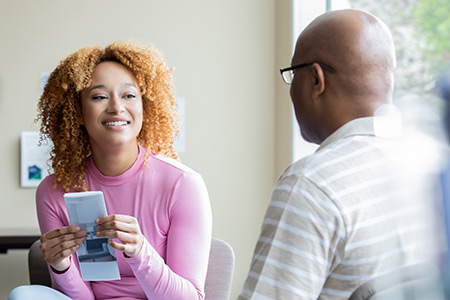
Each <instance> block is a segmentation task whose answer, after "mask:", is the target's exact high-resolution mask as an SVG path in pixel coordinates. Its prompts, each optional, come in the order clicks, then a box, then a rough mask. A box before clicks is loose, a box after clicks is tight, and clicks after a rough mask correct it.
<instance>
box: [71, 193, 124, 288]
mask: <svg viewBox="0 0 450 300" xmlns="http://www.w3.org/2000/svg"><path fill="white" fill-rule="evenodd" d="M64 200H65V202H66V207H67V213H68V215H69V221H70V224H71V225H78V226H80V228H81V229H85V230H86V233H87V239H86V241H84V242H83V243H82V244H81V245H80V248H79V249H78V251H77V252H76V254H77V255H76V256H77V259H78V262H79V264H80V270H81V276H82V277H83V280H85V281H104V280H117V279H120V273H119V266H118V264H117V259H116V253H115V251H114V248H112V247H110V246H109V245H108V240H109V239H108V238H100V237H97V236H96V235H95V233H96V232H97V230H96V226H97V225H96V224H95V219H97V218H99V217H103V216H106V215H108V214H107V212H106V206H105V200H104V198H103V192H101V191H90V192H79V193H66V194H64Z"/></svg>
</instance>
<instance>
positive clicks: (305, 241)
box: [239, 10, 423, 300]
mask: <svg viewBox="0 0 450 300" xmlns="http://www.w3.org/2000/svg"><path fill="white" fill-rule="evenodd" d="M395 64H396V61H395V51H394V44H393V40H392V37H391V34H390V32H389V30H388V28H387V26H386V25H385V24H384V23H383V22H382V21H380V20H379V19H378V18H376V17H374V16H372V15H370V14H367V13H364V12H362V11H358V10H342V11H333V12H328V13H325V14H323V15H321V16H319V17H318V18H317V19H315V20H314V21H313V22H312V23H311V24H310V25H309V26H308V27H307V28H306V29H305V30H304V31H303V32H302V34H301V35H300V37H299V38H298V41H297V45H296V49H295V54H294V56H293V58H292V64H291V65H292V67H290V68H286V69H283V70H281V71H282V75H283V79H284V80H285V81H286V82H287V83H290V84H291V89H290V93H291V98H292V103H293V105H294V110H295V115H296V118H297V121H298V124H299V126H300V129H301V133H302V136H303V138H304V139H305V140H307V141H309V142H313V143H317V144H319V145H320V147H319V149H318V150H317V151H316V153H314V154H313V155H311V156H309V157H306V158H304V159H302V160H299V161H297V162H295V163H293V164H292V165H291V166H289V167H288V168H287V169H286V170H285V171H284V173H283V174H282V175H281V177H280V179H279V181H278V183H277V185H276V187H275V188H274V191H273V194H272V198H271V201H270V204H269V207H268V210H267V213H266V216H265V218H264V222H263V225H262V230H261V235H260V237H259V239H258V243H257V245H256V249H255V253H254V256H253V260H252V264H251V270H250V272H249V274H248V278H247V280H246V282H245V285H244V288H243V291H242V293H241V295H240V296H239V299H240V300H244V299H318V298H319V299H348V297H349V296H350V295H351V294H352V292H353V291H354V290H355V289H356V288H357V287H358V286H360V285H361V284H362V283H364V282H365V281H367V280H369V279H371V278H373V277H375V276H378V275H382V274H385V273H388V272H390V271H393V270H395V269H397V268H399V267H401V266H405V265H409V264H414V263H416V262H418V261H420V260H421V259H422V258H423V256H422V254H423V253H421V252H420V251H421V249H422V248H421V246H423V244H422V243H421V242H422V240H418V239H417V235H416V233H417V232H421V224H418V223H416V222H415V221H417V220H418V219H416V218H415V215H414V214H413V211H415V212H417V211H420V209H417V210H416V209H415V208H416V206H414V204H413V202H412V201H411V203H410V202H407V201H409V197H404V196H405V195H404V194H403V192H404V190H403V189H402V188H399V185H398V184H397V183H398V182H397V180H398V179H401V178H402V175H404V174H400V172H398V170H400V169H401V168H399V165H398V164H397V163H395V159H394V158H395V157H396V156H395V155H392V156H391V155H389V151H387V150H386V149H388V148H389V145H390V144H391V143H392V142H393V140H390V139H388V138H386V137H380V136H378V135H376V134H375V129H374V128H376V127H377V126H378V127H380V126H379V125H380V124H382V121H383V119H382V118H381V119H380V120H381V123H376V122H377V121H376V119H377V118H375V117H373V116H374V114H375V112H376V110H377V108H379V107H380V106H382V105H383V104H389V103H390V101H391V98H392V93H393V85H394V80H393V72H394V68H395ZM291 80H292V82H291ZM384 106H386V105H384ZM387 124H391V123H387ZM392 124H393V123H392ZM406 199H408V200H406ZM405 203H407V205H405Z"/></svg>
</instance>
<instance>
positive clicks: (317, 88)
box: [312, 63, 325, 99]
mask: <svg viewBox="0 0 450 300" xmlns="http://www.w3.org/2000/svg"><path fill="white" fill-rule="evenodd" d="M312 68H313V76H314V77H313V78H314V84H313V91H312V92H313V97H314V98H315V99H316V98H318V97H319V96H320V95H322V93H323V92H324V91H325V75H324V73H323V69H322V67H321V66H320V65H319V64H318V63H314V64H313V65H312Z"/></svg>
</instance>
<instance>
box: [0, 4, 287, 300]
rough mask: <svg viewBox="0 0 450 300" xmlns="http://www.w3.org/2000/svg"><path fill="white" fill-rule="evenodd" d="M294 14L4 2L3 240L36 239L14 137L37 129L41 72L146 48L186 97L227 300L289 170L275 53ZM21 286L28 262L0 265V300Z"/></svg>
mask: <svg viewBox="0 0 450 300" xmlns="http://www.w3.org/2000/svg"><path fill="white" fill-rule="evenodd" d="M290 5H291V4H290V1H288V0H245V1H242V0H220V1H211V0H190V1H184V0H172V1H157V0H130V1H123V0H96V1H90V0H78V1H61V0H43V1H33V0H14V1H6V0H0V38H1V42H0V43H1V47H0V132H1V140H2V143H1V147H0V166H1V168H2V171H1V172H0V187H1V193H2V197H1V198H0V232H1V231H2V230H3V229H6V228H15V227H21V228H27V227H31V228H37V220H36V216H35V207H34V193H35V190H34V189H23V188H20V184H19V176H20V174H19V163H20V158H19V136H20V132H21V131H23V130H37V129H38V127H37V125H36V124H34V123H33V120H34V118H35V116H36V102H37V100H38V98H39V94H40V74H41V72H50V71H52V70H53V68H54V67H55V66H56V65H57V63H58V62H59V61H60V60H61V59H63V58H64V57H65V56H67V55H68V54H70V53H72V52H73V51H75V50H77V49H79V48H81V47H83V46H85V45H91V44H98V45H102V46H104V45H106V44H108V43H110V42H112V41H115V40H118V39H137V40H140V41H144V42H151V43H154V44H155V45H156V46H157V47H158V48H159V49H161V50H162V51H163V53H164V54H165V57H166V60H167V62H168V64H169V65H170V66H174V67H175V68H176V70H175V73H174V78H175V85H176V90H177V95H178V96H183V97H185V98H186V152H185V153H183V154H182V161H183V162H184V163H185V164H187V165H189V166H190V167H192V168H193V169H195V170H197V171H198V172H200V173H201V174H202V175H203V177H204V179H205V181H206V184H207V186H208V189H209V193H210V198H211V205H212V210H213V220H214V229H213V232H214V236H216V237H219V238H222V239H224V240H226V241H228V242H229V243H230V244H231V245H232V246H233V248H234V250H235V252H236V270H235V278H234V283H233V292H232V296H231V299H235V298H236V296H237V294H238V292H239V291H240V289H241V287H242V284H243V281H244V279H245V277H246V274H247V271H248V268H249V264H250V259H251V255H252V252H253V248H254V245H255V243H256V238H257V236H258V233H259V228H260V224H261V221H262V218H263V215H264V212H265V209H266V205H267V202H268V200H269V198H270V193H271V190H272V187H273V184H274V182H275V180H276V178H277V176H278V174H279V172H280V171H281V169H282V168H284V167H285V166H286V165H287V164H288V163H289V160H290V150H289V149H290V140H289V137H290V134H291V133H290V127H289V124H290V114H289V110H290V105H289V104H288V103H289V98H288V97H289V96H288V88H286V87H284V86H283V87H281V86H279V83H276V82H280V81H281V80H280V78H279V72H278V68H279V67H284V65H288V64H289V62H290V57H289V56H290V52H289V51H286V50H285V49H284V51H282V52H283V53H281V54H280V53H278V50H277V45H276V41H277V42H278V43H282V44H284V43H286V44H287V45H288V47H290V45H291V41H290V35H291V33H290V27H289V26H288V25H289V24H290V17H291V16H290V13H289V10H290ZM280 24H281V25H280ZM280 28H281V29H283V30H282V31H280ZM278 31H280V32H278ZM281 49H283V47H281ZM280 57H281V58H280ZM279 64H282V65H281V66H280V65H279ZM279 97H282V98H283V99H275V98H279ZM280 101H281V102H283V103H284V104H283V105H282V106H281V108H278V106H277V102H280ZM277 120H278V121H277ZM279 124H281V125H279ZM27 276H28V273H27V270H26V251H17V250H16V251H10V252H9V253H8V254H7V255H5V254H0V278H2V280H1V281H0V298H6V295H7V294H8V292H9V291H10V289H12V288H13V287H14V286H16V285H18V284H27V283H28V277H27ZM4 278H8V279H7V280H3V279H4Z"/></svg>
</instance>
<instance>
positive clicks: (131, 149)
mask: <svg viewBox="0 0 450 300" xmlns="http://www.w3.org/2000/svg"><path fill="white" fill-rule="evenodd" d="M138 155H139V146H138V145H133V146H128V147H125V149H123V148H121V149H116V150H115V151H112V150H111V149H108V150H107V151H102V149H98V148H97V149H92V159H93V161H94V164H95V166H96V167H97V169H98V170H99V171H100V173H102V174H103V175H104V176H109V177H114V176H119V175H121V174H123V173H125V172H126V171H127V170H128V169H130V168H131V166H132V165H133V164H134V163H135V161H136V159H137V157H138Z"/></svg>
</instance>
